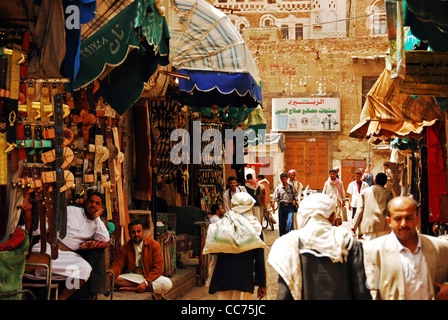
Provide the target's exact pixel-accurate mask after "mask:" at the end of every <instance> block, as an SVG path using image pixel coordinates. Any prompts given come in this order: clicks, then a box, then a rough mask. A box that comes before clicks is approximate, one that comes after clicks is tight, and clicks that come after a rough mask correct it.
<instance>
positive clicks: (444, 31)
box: [404, 0, 448, 52]
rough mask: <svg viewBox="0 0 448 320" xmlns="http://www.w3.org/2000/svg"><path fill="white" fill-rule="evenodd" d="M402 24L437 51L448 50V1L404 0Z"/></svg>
mask: <svg viewBox="0 0 448 320" xmlns="http://www.w3.org/2000/svg"><path fill="white" fill-rule="evenodd" d="M404 25H405V26H409V27H411V32H412V34H413V35H415V36H416V37H417V38H419V39H420V40H426V41H428V44H429V46H430V47H431V48H432V49H433V50H434V51H437V52H445V51H448V2H447V1H442V0H426V1H422V0H407V1H404Z"/></svg>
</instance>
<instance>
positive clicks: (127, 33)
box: [73, 0, 169, 115]
mask: <svg viewBox="0 0 448 320" xmlns="http://www.w3.org/2000/svg"><path fill="white" fill-rule="evenodd" d="M168 55H169V30H168V25H167V23H166V19H165V17H164V16H161V15H160V14H159V13H158V11H157V9H156V7H155V5H154V1H153V0H136V1H134V2H133V3H131V4H130V5H129V6H127V7H126V8H125V9H123V10H122V11H121V12H120V13H118V14H117V15H116V16H115V17H114V18H113V19H112V20H110V21H109V22H108V23H107V24H105V25H104V26H103V27H102V28H101V29H99V30H98V31H97V32H95V33H94V34H93V35H92V36H90V37H88V38H87V39H85V40H84V41H83V42H82V43H81V54H80V61H81V65H80V69H79V72H78V75H77V76H76V78H75V80H74V81H73V90H77V89H79V88H82V87H84V86H86V85H88V84H90V83H91V82H93V81H94V80H96V79H98V78H99V77H100V76H101V75H102V74H103V72H104V71H105V69H106V68H107V67H108V66H112V67H114V68H113V70H112V71H111V72H110V73H109V74H108V75H107V76H106V77H105V78H104V79H103V80H102V81H100V90H99V91H98V94H99V95H100V96H102V97H103V99H104V101H106V102H107V103H108V104H109V105H110V106H111V107H112V108H113V109H114V110H115V111H117V113H118V114H120V115H122V114H123V113H124V112H125V111H126V110H127V109H129V108H130V107H131V106H132V105H133V104H134V103H135V102H136V101H137V100H138V99H139V98H140V96H141V94H142V93H143V90H144V84H145V82H147V81H148V80H149V78H150V77H151V76H152V75H153V74H154V73H155V71H156V70H157V68H158V66H159V65H168V64H169V58H168Z"/></svg>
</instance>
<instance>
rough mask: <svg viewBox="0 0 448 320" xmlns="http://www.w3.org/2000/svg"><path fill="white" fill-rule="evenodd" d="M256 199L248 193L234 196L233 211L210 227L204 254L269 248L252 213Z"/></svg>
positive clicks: (232, 201)
mask: <svg viewBox="0 0 448 320" xmlns="http://www.w3.org/2000/svg"><path fill="white" fill-rule="evenodd" d="M254 204H255V199H254V198H252V196H251V195H250V194H248V193H246V192H239V193H236V194H235V195H233V196H232V200H231V206H232V209H231V210H229V211H227V212H226V213H225V215H224V217H223V218H222V219H221V220H219V221H218V222H216V223H214V224H211V225H210V226H209V227H208V231H207V237H206V240H205V246H204V249H203V251H202V254H204V255H205V254H209V253H242V252H245V251H249V250H252V249H256V248H267V246H266V244H265V243H264V242H263V240H261V238H260V235H261V232H262V227H261V224H260V222H259V221H258V219H257V218H256V217H255V216H254V215H253V213H252V207H253V206H254Z"/></svg>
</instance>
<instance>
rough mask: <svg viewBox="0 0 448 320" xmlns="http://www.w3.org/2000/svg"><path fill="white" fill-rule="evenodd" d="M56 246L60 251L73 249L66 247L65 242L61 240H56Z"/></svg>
mask: <svg viewBox="0 0 448 320" xmlns="http://www.w3.org/2000/svg"><path fill="white" fill-rule="evenodd" d="M57 247H58V249H59V250H61V251H73V250H72V249H70V248H69V247H67V246H66V245H65V244H63V243H62V242H61V241H59V240H58V244H57Z"/></svg>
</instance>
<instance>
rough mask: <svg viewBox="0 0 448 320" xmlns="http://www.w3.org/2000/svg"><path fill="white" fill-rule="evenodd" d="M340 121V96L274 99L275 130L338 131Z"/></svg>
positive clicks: (273, 116)
mask: <svg viewBox="0 0 448 320" xmlns="http://www.w3.org/2000/svg"><path fill="white" fill-rule="evenodd" d="M340 123H341V108H340V98H328V97H312V98H274V99H272V130H273V131H324V132H338V131H340V130H341V127H340Z"/></svg>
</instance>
